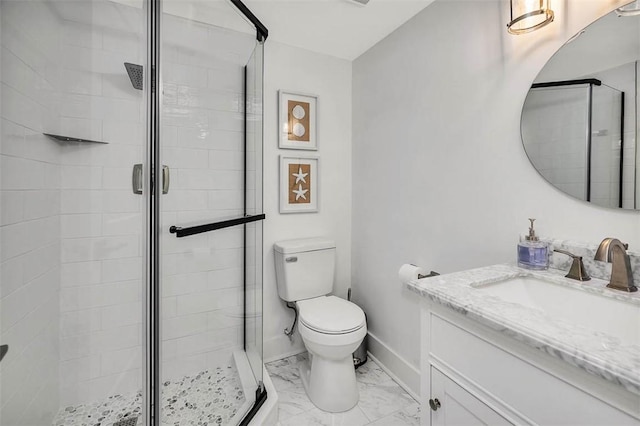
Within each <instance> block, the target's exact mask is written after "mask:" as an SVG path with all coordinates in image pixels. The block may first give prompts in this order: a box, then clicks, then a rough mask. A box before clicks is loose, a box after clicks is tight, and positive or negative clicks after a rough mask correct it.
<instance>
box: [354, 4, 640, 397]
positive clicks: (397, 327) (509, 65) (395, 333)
mask: <svg viewBox="0 0 640 426" xmlns="http://www.w3.org/2000/svg"><path fill="white" fill-rule="evenodd" d="M620 3H621V2H602V1H596V0H593V1H590V0H568V1H567V2H565V3H560V2H555V3H554V7H557V8H558V9H557V10H556V12H557V17H556V21H555V22H554V23H553V24H551V25H550V26H548V27H546V28H544V29H542V30H540V31H536V32H533V33H531V34H527V35H522V36H512V35H509V34H508V33H507V31H506V29H505V24H506V22H507V21H508V13H509V7H508V3H507V2H506V1H447V0H445V1H438V2H436V3H434V4H432V5H430V6H428V7H427V8H426V9H425V10H424V11H423V12H421V13H420V14H419V15H417V16H416V17H415V18H414V19H412V20H411V21H409V22H408V23H407V24H405V25H404V26H402V27H401V28H400V29H398V30H397V31H395V32H394V33H393V34H391V35H390V36H389V37H387V38H386V39H385V40H383V41H381V42H380V43H379V44H378V45H376V46H375V47H374V48H372V49H371V50H369V51H368V52H366V53H365V54H363V55H362V56H361V57H359V58H358V59H357V60H356V61H355V62H354V65H353V135H354V140H353V154H352V155H353V171H352V172H353V204H352V206H353V212H352V213H353V216H352V222H351V223H352V229H353V264H352V282H353V286H354V294H355V299H356V301H357V302H360V303H361V304H362V305H363V306H364V309H365V311H366V312H367V314H368V319H369V327H370V330H371V332H372V333H373V334H374V335H375V336H376V337H377V338H378V339H379V341H380V342H382V343H383V344H385V345H387V346H388V347H390V348H393V350H394V351H395V352H397V354H398V355H399V356H400V357H401V358H404V359H405V360H406V362H407V364H408V365H409V366H413V367H417V366H418V365H419V340H420V339H419V337H420V336H419V327H418V324H419V315H418V312H419V300H418V298H417V297H416V296H415V295H414V294H413V293H409V292H408V291H407V290H405V289H404V288H402V286H401V284H400V283H399V282H398V279H397V270H398V267H399V265H400V264H402V263H406V262H412V263H416V264H419V265H423V266H425V267H427V268H432V269H435V270H436V271H439V272H441V273H447V272H452V271H458V270H462V269H466V268H472V267H477V266H482V265H488V264H493V263H498V262H508V261H513V260H514V259H515V248H516V243H517V241H518V235H519V234H521V233H523V232H525V231H526V228H527V218H529V217H535V218H537V219H538V221H537V228H538V232H539V234H541V235H548V236H553V237H558V238H571V239H574V240H579V241H591V242H595V243H598V242H599V241H600V240H601V239H602V238H603V237H607V236H615V237H619V238H621V239H623V240H624V241H627V242H629V243H630V246H631V247H638V246H640V232H639V229H638V225H639V220H638V213H637V212H629V211H616V210H607V209H604V208H599V207H595V206H592V205H588V204H586V203H584V202H581V201H577V200H575V199H572V198H570V197H568V196H566V195H564V194H563V193H561V192H559V191H558V190H556V189H555V188H553V187H552V186H551V185H549V184H548V183H547V182H546V181H545V180H544V179H543V178H542V177H541V176H540V175H539V174H538V173H537V172H536V171H535V169H534V168H533V167H532V166H531V164H530V163H529V160H528V159H527V157H526V154H525V152H524V150H523V148H522V143H521V140H520V113H521V109H522V105H523V102H524V98H525V96H526V94H527V91H528V88H529V86H530V84H531V82H532V81H533V79H534V78H535V77H536V75H537V73H538V72H539V71H540V69H541V68H542V66H543V65H544V64H545V62H546V61H547V60H548V59H549V57H550V56H551V55H552V54H553V53H554V52H555V51H556V50H557V49H558V48H559V47H560V45H561V44H562V43H563V42H564V41H565V40H567V39H568V38H569V37H570V36H571V35H573V34H574V33H576V32H577V31H578V30H579V29H580V28H582V27H584V26H586V25H587V24H588V23H589V22H591V21H592V20H593V19H595V18H596V17H598V16H601V15H603V14H605V13H606V12H608V11H609V10H611V9H612V8H613V7H615V6H616V4H620ZM470 356H473V355H472V354H470ZM402 378H403V379H404V380H406V381H407V382H411V383H417V381H416V380H415V378H414V377H402ZM414 390H415V391H416V392H417V391H418V389H414Z"/></svg>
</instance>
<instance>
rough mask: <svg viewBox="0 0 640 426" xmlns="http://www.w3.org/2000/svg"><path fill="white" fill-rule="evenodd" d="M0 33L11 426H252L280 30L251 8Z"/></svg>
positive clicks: (53, 14)
mask: <svg viewBox="0 0 640 426" xmlns="http://www.w3.org/2000/svg"><path fill="white" fill-rule="evenodd" d="M0 15H1V23H0V44H1V46H2V52H1V65H2V67H1V74H0V80H1V83H2V84H1V89H0V99H1V101H0V108H1V117H2V121H1V124H0V125H1V128H0V131H1V133H0V424H2V425H12V426H13V425H65V426H67V425H98V424H99V425H115V426H131V425H176V424H179V425H189V424H194V425H196V424H221V425H238V424H248V423H249V422H250V420H251V418H252V416H254V415H255V414H256V412H258V411H259V409H260V407H261V404H263V403H264V401H265V400H266V398H267V392H266V390H265V387H264V384H263V365H262V364H263V362H262V259H263V254H262V223H263V219H264V215H263V213H262V212H263V207H262V163H263V160H262V138H263V135H262V128H263V126H262V116H263V114H262V105H263V96H262V91H263V47H264V42H265V40H266V38H267V36H268V32H267V29H266V27H265V26H264V25H263V24H262V23H261V22H260V20H259V19H258V18H257V17H256V16H254V15H253V14H252V13H251V11H250V10H249V9H247V7H246V6H245V5H244V4H243V3H242V2H241V1H239V0H224V1H223V0H207V1H191V0H180V1H178V0H175V1H174V0H164V1H156V0H81V1H80V0H32V1H21V0H3V1H2V3H1V5H0Z"/></svg>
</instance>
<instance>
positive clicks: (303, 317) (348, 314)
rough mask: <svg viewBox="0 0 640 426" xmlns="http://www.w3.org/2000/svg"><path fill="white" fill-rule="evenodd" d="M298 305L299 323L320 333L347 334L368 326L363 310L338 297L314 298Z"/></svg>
mask: <svg viewBox="0 0 640 426" xmlns="http://www.w3.org/2000/svg"><path fill="white" fill-rule="evenodd" d="M296 304H297V306H298V312H299V321H300V322H301V323H303V324H304V325H305V326H306V327H308V328H309V329H311V330H313V331H316V332H318V333H323V334H347V333H352V332H354V331H356V330H359V329H360V328H362V327H364V326H365V325H366V319H365V316H364V312H363V311H362V309H360V308H359V307H358V306H357V305H355V304H353V303H351V302H349V301H347V300H344V299H341V298H339V297H336V296H321V297H314V298H313V299H306V300H300V301H298V302H297V303H296Z"/></svg>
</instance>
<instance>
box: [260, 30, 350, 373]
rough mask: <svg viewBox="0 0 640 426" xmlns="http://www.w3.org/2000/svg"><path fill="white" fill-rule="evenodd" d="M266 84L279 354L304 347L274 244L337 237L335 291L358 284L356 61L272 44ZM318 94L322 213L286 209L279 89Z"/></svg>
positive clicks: (270, 354)
mask: <svg viewBox="0 0 640 426" xmlns="http://www.w3.org/2000/svg"><path fill="white" fill-rule="evenodd" d="M264 68H265V89H264V123H265V124H264V211H265V213H266V216H267V220H266V221H265V224H264V312H265V318H264V357H265V359H266V360H270V359H277V358H281V357H283V356H285V355H286V354H289V353H294V352H299V351H302V350H303V347H304V346H303V344H302V341H301V340H300V336H299V335H298V334H297V333H296V334H295V337H294V341H293V342H290V341H289V339H288V338H287V337H286V336H285V335H284V333H283V330H284V329H285V328H286V327H290V326H291V322H292V320H293V312H292V311H291V310H290V309H287V308H286V306H285V303H284V302H283V301H282V300H280V298H279V297H278V291H277V286H276V277H275V268H274V259H273V243H274V242H276V241H279V240H286V239H290V238H303V237H311V236H318V235H324V236H327V237H329V238H332V239H334V240H335V241H336V245H337V264H336V281H335V285H334V292H335V293H336V294H337V295H339V296H341V297H346V294H347V289H348V287H349V286H350V281H351V223H350V221H351V62H350V61H347V60H343V59H337V58H334V57H331V56H326V55H321V54H318V53H313V52H310V51H307V50H303V49H299V48H294V47H290V46H287V45H284V44H281V43H277V42H273V41H268V42H267V43H266V45H265V67H264ZM280 89H284V90H290V91H293V92H299V93H312V94H316V95H318V134H317V135H318V151H316V152H309V151H306V152H304V153H306V154H317V155H318V156H319V157H320V165H319V169H320V199H319V200H320V211H319V212H318V213H304V214H284V215H281V214H280V213H279V201H278V183H279V179H278V176H279V175H278V171H279V155H282V154H292V153H296V152H298V153H300V151H293V150H281V149H278V126H277V121H278V90H280Z"/></svg>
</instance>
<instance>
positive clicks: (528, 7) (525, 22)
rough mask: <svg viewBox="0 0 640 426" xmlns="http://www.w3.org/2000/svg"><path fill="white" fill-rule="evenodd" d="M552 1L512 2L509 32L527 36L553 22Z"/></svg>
mask: <svg viewBox="0 0 640 426" xmlns="http://www.w3.org/2000/svg"><path fill="white" fill-rule="evenodd" d="M550 2H551V0H510V1H509V3H510V7H511V21H510V22H509V23H508V24H507V31H509V33H511V34H525V33H529V32H531V31H535V30H537V29H539V28H542V27H544V26H545V25H547V24H548V23H550V22H553V10H551V8H550V6H549V3H550Z"/></svg>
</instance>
